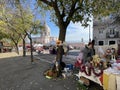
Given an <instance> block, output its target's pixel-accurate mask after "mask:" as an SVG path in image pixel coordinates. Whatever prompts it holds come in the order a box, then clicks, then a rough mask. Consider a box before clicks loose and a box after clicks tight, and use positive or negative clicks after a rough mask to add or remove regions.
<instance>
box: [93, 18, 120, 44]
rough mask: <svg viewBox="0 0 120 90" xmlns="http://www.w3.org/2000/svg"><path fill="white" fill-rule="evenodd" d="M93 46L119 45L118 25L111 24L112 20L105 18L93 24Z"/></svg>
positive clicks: (119, 32) (119, 29)
mask: <svg viewBox="0 0 120 90" xmlns="http://www.w3.org/2000/svg"><path fill="white" fill-rule="evenodd" d="M93 39H94V40H95V45H113V44H120V25H119V24H117V23H113V18H111V17H105V18H102V19H101V20H98V19H95V20H94V22H93Z"/></svg>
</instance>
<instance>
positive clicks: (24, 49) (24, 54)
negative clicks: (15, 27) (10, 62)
mask: <svg viewBox="0 0 120 90" xmlns="http://www.w3.org/2000/svg"><path fill="white" fill-rule="evenodd" d="M25 56H26V48H25V39H23V57H25Z"/></svg>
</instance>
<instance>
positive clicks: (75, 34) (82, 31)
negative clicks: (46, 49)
mask: <svg viewBox="0 0 120 90" xmlns="http://www.w3.org/2000/svg"><path fill="white" fill-rule="evenodd" d="M90 37H91V38H92V23H90ZM82 38H83V40H84V41H85V42H88V40H89V27H86V28H84V27H82V26H81V24H80V23H75V24H74V23H70V25H69V26H68V28H67V34H66V41H76V42H80V41H81V39H82Z"/></svg>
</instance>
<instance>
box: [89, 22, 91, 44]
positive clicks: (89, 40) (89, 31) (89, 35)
mask: <svg viewBox="0 0 120 90" xmlns="http://www.w3.org/2000/svg"><path fill="white" fill-rule="evenodd" d="M90 41H91V38H90V24H89V42H90Z"/></svg>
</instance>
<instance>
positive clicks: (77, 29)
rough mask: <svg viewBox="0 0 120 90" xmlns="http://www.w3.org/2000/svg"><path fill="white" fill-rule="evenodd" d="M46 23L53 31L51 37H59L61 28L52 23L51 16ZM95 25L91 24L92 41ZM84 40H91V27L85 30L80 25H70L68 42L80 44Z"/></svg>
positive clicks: (67, 34) (67, 36)
mask: <svg viewBox="0 0 120 90" xmlns="http://www.w3.org/2000/svg"><path fill="white" fill-rule="evenodd" d="M46 22H47V24H48V26H49V27H50V29H51V36H55V37H58V36H59V28H58V27H57V26H56V25H55V24H54V23H53V22H50V19H49V16H48V15H47V17H46ZM92 27H93V23H92V22H91V23H90V37H91V39H92V31H93V29H92ZM82 38H83V40H84V42H88V40H89V27H87V28H84V27H82V26H81V24H80V23H70V24H69V26H68V28H67V33H66V41H69V42H80V41H81V39H82Z"/></svg>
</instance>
